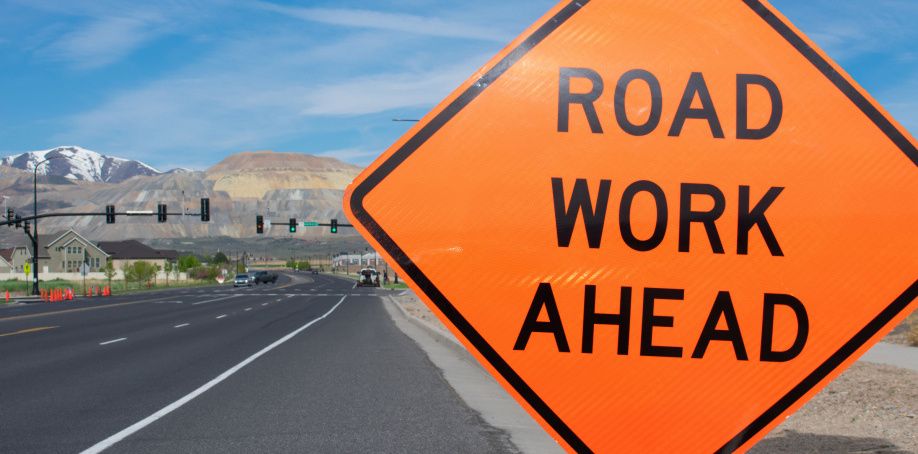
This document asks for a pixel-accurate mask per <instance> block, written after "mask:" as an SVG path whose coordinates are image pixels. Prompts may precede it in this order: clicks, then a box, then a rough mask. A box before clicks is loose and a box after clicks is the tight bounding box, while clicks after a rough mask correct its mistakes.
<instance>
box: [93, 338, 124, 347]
mask: <svg viewBox="0 0 918 454" xmlns="http://www.w3.org/2000/svg"><path fill="white" fill-rule="evenodd" d="M123 340H127V338H126V337H122V338H121V339H115V340H110V341H106V342H100V343H99V345H108V344H114V343H115V342H121V341H123Z"/></svg>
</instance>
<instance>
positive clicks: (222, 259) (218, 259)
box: [214, 252, 229, 265]
mask: <svg viewBox="0 0 918 454" xmlns="http://www.w3.org/2000/svg"><path fill="white" fill-rule="evenodd" d="M221 263H229V257H227V256H226V254H224V253H222V252H217V253H216V254H214V264H215V265H219V264H221Z"/></svg>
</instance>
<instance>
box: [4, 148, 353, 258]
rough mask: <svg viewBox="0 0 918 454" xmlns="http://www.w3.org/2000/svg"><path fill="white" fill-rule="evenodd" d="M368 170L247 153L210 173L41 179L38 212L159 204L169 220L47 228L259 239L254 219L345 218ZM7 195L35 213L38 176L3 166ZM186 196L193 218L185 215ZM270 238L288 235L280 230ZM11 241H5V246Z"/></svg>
mask: <svg viewBox="0 0 918 454" xmlns="http://www.w3.org/2000/svg"><path fill="white" fill-rule="evenodd" d="M361 170H362V169H361V168H360V167H357V166H353V165H350V164H346V163H344V162H341V161H339V160H337V159H334V158H326V157H318V156H312V155H308V154H299V153H274V152H271V151H259V152H243V153H238V154H234V155H231V156H228V157H227V158H226V159H224V160H223V161H221V162H220V163H218V164H217V165H214V166H213V167H211V168H209V169H207V170H206V171H203V172H187V173H173V174H163V175H157V176H150V177H135V178H131V179H129V180H126V181H124V182H121V183H117V184H114V183H87V182H73V181H71V180H62V179H59V178H57V179H42V178H40V179H39V184H38V192H39V193H38V201H39V206H38V208H39V213H47V212H70V213H80V212H104V211H105V206H106V205H109V204H113V205H115V208H116V210H117V212H119V213H122V212H126V211H135V210H150V211H152V212H154V213H155V212H156V207H157V205H158V204H159V203H165V204H166V205H167V207H168V210H169V217H168V221H167V222H166V223H158V222H157V221H156V217H155V216H132V217H128V216H119V217H118V218H117V219H116V222H115V224H106V223H105V218H104V217H102V216H96V217H58V218H47V219H42V220H40V223H39V227H40V228H39V230H40V232H41V233H47V232H51V231H58V230H67V229H70V228H74V229H75V230H76V231H77V232H79V233H80V234H81V235H84V236H85V237H86V238H88V239H90V240H94V241H103V240H104V241H117V240H122V239H130V238H138V239H148V238H188V237H217V236H230V237H234V238H244V237H251V236H255V235H256V233H255V216H256V215H258V214H260V215H263V216H265V219H266V220H273V221H275V222H283V223H286V222H287V220H288V219H290V218H296V219H297V220H298V221H317V222H328V220H329V219H331V218H338V219H342V220H343V219H345V216H344V213H343V212H342V207H341V203H342V199H343V197H344V189H345V188H346V187H347V185H348V183H350V182H351V181H352V180H353V179H354V178H355V177H356V176H357V174H358V173H360V171H361ZM0 195H5V196H8V197H9V199H7V203H8V206H9V207H11V208H14V209H15V210H16V211H17V212H18V213H21V214H32V175H31V174H30V173H29V172H22V171H18V170H16V169H7V168H3V166H0ZM201 197H208V198H210V208H211V221H210V222H207V223H204V222H201V220H200V217H198V216H197V215H196V213H198V212H199V210H200V198H201ZM183 199H184V204H185V211H186V213H195V215H186V216H185V217H184V218H183V217H182V216H181V213H182V202H183ZM300 229H302V230H301V231H300V232H298V233H297V235H298V236H314V235H327V234H328V232H327V230H328V229H327V228H326V229H322V228H315V227H313V228H309V229H306V228H303V227H300ZM266 233H267V234H268V235H269V236H287V235H289V233H288V232H287V229H286V228H281V227H275V228H273V229H271V230H269V231H268V232H266ZM24 241H26V236H25V235H24V234H23V233H22V230H16V229H0V247H8V246H9V245H13V244H19V243H22V242H24ZM4 245H6V246H4Z"/></svg>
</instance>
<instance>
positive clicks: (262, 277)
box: [252, 271, 277, 285]
mask: <svg viewBox="0 0 918 454" xmlns="http://www.w3.org/2000/svg"><path fill="white" fill-rule="evenodd" d="M252 280H253V281H255V285H258V284H259V283H261V284H267V283H268V282H270V283H272V284H276V283H277V273H275V272H273V271H272V272H267V271H256V272H255V273H254V274H253V275H252Z"/></svg>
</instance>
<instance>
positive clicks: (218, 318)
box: [217, 314, 226, 320]
mask: <svg viewBox="0 0 918 454" xmlns="http://www.w3.org/2000/svg"><path fill="white" fill-rule="evenodd" d="M223 317H226V314H223V315H221V316H219V317H217V320H220V319H221V318H223Z"/></svg>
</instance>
